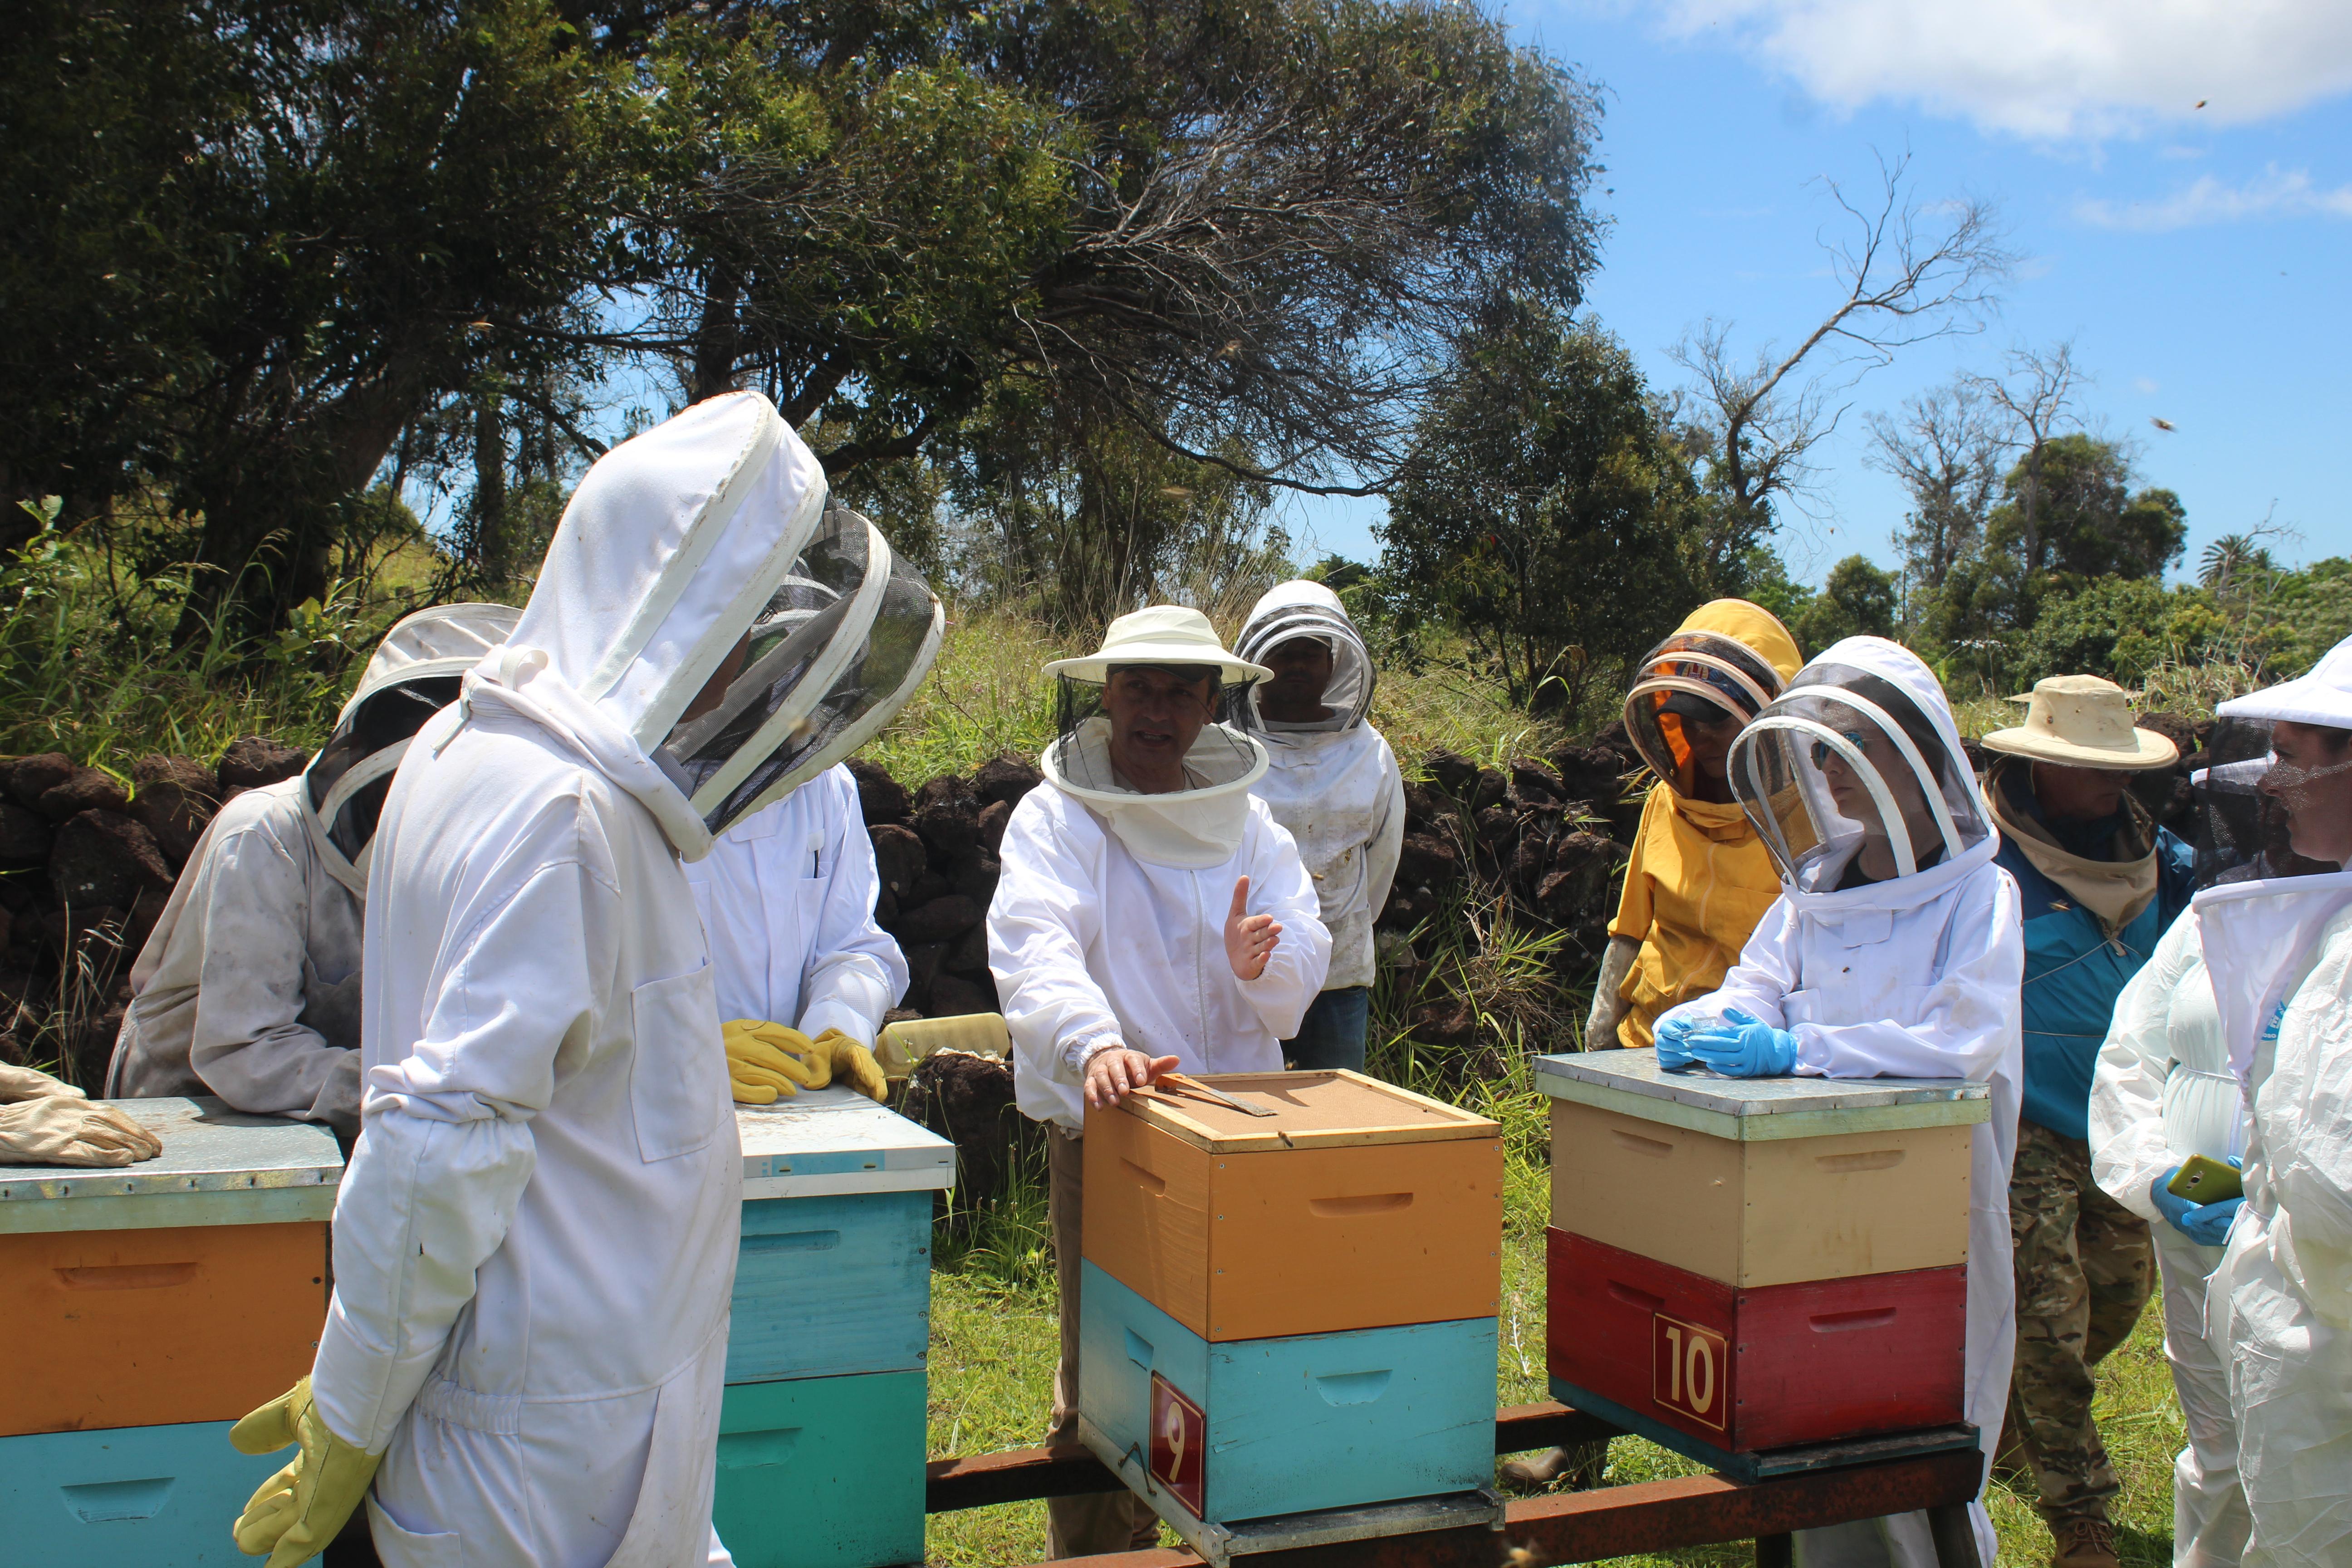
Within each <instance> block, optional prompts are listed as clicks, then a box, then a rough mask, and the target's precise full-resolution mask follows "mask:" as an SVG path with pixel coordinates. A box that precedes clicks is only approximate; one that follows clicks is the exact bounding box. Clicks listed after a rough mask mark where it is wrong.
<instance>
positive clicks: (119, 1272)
mask: <svg viewBox="0 0 2352 1568" xmlns="http://www.w3.org/2000/svg"><path fill="white" fill-rule="evenodd" d="M201 1267H202V1265H200V1264H194V1263H112V1264H104V1265H93V1266H90V1267H89V1268H60V1269H58V1270H57V1271H56V1272H57V1276H58V1279H60V1280H62V1281H63V1282H64V1284H65V1288H66V1289H68V1290H167V1289H171V1288H172V1287H173V1286H175V1285H189V1284H193V1283H194V1281H195V1278H196V1272H197V1270H198V1269H199V1268H201Z"/></svg>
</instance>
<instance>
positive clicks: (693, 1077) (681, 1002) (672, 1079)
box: [629, 963, 728, 1164]
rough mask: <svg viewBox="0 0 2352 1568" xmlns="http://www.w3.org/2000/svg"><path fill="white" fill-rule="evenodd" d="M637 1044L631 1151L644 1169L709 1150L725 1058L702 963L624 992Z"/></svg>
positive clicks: (722, 1101)
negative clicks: (634, 1129)
mask: <svg viewBox="0 0 2352 1568" xmlns="http://www.w3.org/2000/svg"><path fill="white" fill-rule="evenodd" d="M629 1021H630V1025H631V1027H632V1028H633V1029H634V1030H635V1035H636V1039H635V1042H634V1045H633V1052H634V1054H633V1056H632V1057H631V1059H630V1063H629V1106H630V1110H632V1112H633V1113H634V1114H635V1120H636V1123H637V1152H638V1154H639V1155H641V1156H643V1157H644V1159H645V1160H646V1163H648V1164H650V1163H653V1162H655V1161H656V1160H674V1159H676V1158H677V1156H679V1155H680V1154H691V1153H693V1152H696V1151H697V1150H698V1149H704V1148H708V1147H709V1144H710V1141H711V1140H712V1139H713V1138H714V1137H716V1136H717V1135H718V1132H719V1123H720V1122H721V1121H723V1120H724V1119H725V1115H726V1110H727V1103H728V1101H727V1054H726V1048H725V1047H723V1046H721V1045H720V1044H719V1000H718V992H717V990H716V989H715V987H714V985H713V983H712V980H711V971H710V965H709V964H708V963H705V964H704V965H703V966H702V967H701V968H699V969H698V970H695V971H694V972H693V973H689V974H679V975H675V976H673V977H671V978H670V979H667V980H656V981H652V982H649V983H648V984H644V985H640V986H638V987H637V988H636V989H635V991H632V992H630V993H629Z"/></svg>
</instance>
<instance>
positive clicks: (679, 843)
mask: <svg viewBox="0 0 2352 1568" xmlns="http://www.w3.org/2000/svg"><path fill="white" fill-rule="evenodd" d="M824 497H825V481H824V469H823V468H821V467H820V466H819V464H818V462H817V460H816V458H815V457H814V454H812V453H811V452H810V451H809V449H808V448H807V447H804V446H803V445H802V444H801V440H800V437H797V436H795V435H793V432H792V430H791V428H790V427H789V426H786V425H785V424H784V422H783V419H782V416H779V415H778V414H777V413H776V410H775V407H774V405H772V404H771V403H770V402H769V401H768V400H767V399H766V398H765V397H763V396H761V395H760V394H758V393H756V392H736V393H729V394H727V395H724V396H720V397H714V398H711V399H709V400H708V401H706V402H702V403H698V404H696V405H694V406H693V407H691V408H688V410H686V411H685V412H684V413H682V414H680V415H678V416H676V417H675V418H673V419H670V420H668V421H667V422H666V423H664V424H661V425H657V426H655V427H654V428H652V429H651V430H648V431H646V432H645V433H644V434H643V435H640V436H638V437H635V438H634V439H632V440H629V441H625V442H624V443H622V444H621V445H620V446H618V447H614V448H613V449H612V450H611V451H610V452H607V453H606V454H605V455H604V457H603V458H599V459H598V460H597V462H596V465H595V466H594V467H593V468H590V469H589V470H588V475H587V477H586V478H585V479H583V480H582V481H581V483H580V488H579V489H578V490H577V491H575V492H574V493H573V495H572V502H571V504H570V505H569V506H567V507H566V508H565V509H564V512H563V521H562V524H561V525H560V526H559V527H558V528H557V529H556V531H555V539H554V542H553V543H551V545H550V546H549V547H548V552H547V560H546V563H545V565H544V566H543V567H542V568H541V574H540V578H539V583H538V585H537V587H535V588H534V589H533V590H532V592H531V595H530V604H529V605H526V606H524V609H523V614H522V620H521V622H520V624H519V625H518V626H516V627H515V629H514V634H513V636H512V637H510V638H509V640H508V643H507V646H506V647H503V648H501V649H499V651H498V652H496V653H494V654H492V655H491V656H489V657H488V658H485V659H483V660H482V661H481V663H480V664H479V665H478V666H477V667H476V668H475V669H474V671H473V672H472V673H471V674H469V675H468V676H467V679H466V700H467V703H468V704H470V705H472V706H475V707H480V706H482V705H484V704H486V703H487V704H497V705H502V706H504V707H505V708H507V709H508V710H511V711H513V712H515V713H517V714H519V715H520V716H522V717H523V718H525V719H528V720H530V721H531V722H533V723H535V724H538V725H539V726H541V728H542V729H545V730H546V731H549V732H550V733H551V734H553V735H556V736H558V737H560V738H561V739H562V740H564V741H565V742H568V743H569V744H570V745H572V747H573V748H574V749H575V750H577V751H578V752H580V753H581V755H582V756H583V757H585V758H586V759H588V761H589V762H590V763H593V765H594V766H595V767H596V768H597V770H598V771H599V772H601V773H604V775H605V776H606V777H608V778H610V779H611V780H612V781H613V782H614V784H617V785H618V786H619V787H621V788H622V789H625V790H626V791H627V792H628V793H629V794H630V795H634V796H635V797H636V799H637V800H639V801H640V802H642V803H643V804H644V805H645V806H646V809H647V810H649V811H651V812H652V813H653V814H654V816H655V817H656V819H657V820H658V821H659V822H660V823H661V825H662V830H663V832H664V834H665V835H666V836H667V837H668V839H669V841H670V844H671V847H674V848H675V849H676V850H677V853H678V855H679V857H680V858H683V859H687V860H698V859H700V858H702V857H703V856H704V855H706V854H708V853H709V849H710V842H711V827H710V825H709V824H708V823H707V822H706V821H705V820H704V819H703V817H702V816H700V815H699V814H698V813H697V812H696V811H695V809H694V807H693V806H692V805H691V804H690V803H689V801H688V795H687V793H686V792H685V791H684V790H683V789H682V788H681V787H680V782H679V781H678V780H677V779H674V778H673V777H672V776H671V775H670V773H669V771H668V770H666V769H664V768H663V767H661V766H660V765H659V764H658V763H656V762H655V760H654V758H653V756H652V753H653V752H654V751H655V750H656V748H657V747H659V746H660V745H661V743H662V742H663V741H664V740H665V738H666V737H667V736H668V735H669V733H670V731H672V729H673V728H674V727H675V726H676V725H677V721H678V715H679V714H681V713H682V712H684V711H685V710H686V706H687V704H688V702H690V701H692V700H693V699H694V697H695V694H696V693H698V692H699V691H700V690H701V689H703V687H704V686H705V685H706V684H707V683H708V682H709V679H710V678H711V676H712V675H713V674H714V673H715V672H716V671H717V670H718V668H719V664H720V662H721V661H722V660H723V659H725V658H726V657H727V655H728V654H729V653H730V652H731V651H732V650H733V648H734V647H735V645H736V643H737V642H738V641H739V640H740V639H741V638H742V637H743V635H744V633H745V632H746V631H748V630H749V629H750V628H751V624H752V621H753V620H754V618H755V617H756V616H758V615H759V613H760V611H761V608H762V607H763V606H764V605H766V604H767V602H768V599H769V597H770V595H772V594H773V593H774V592H775V590H776V587H777V584H780V583H782V581H783V578H784V574H785V573H786V572H787V571H788V570H789V569H790V568H791V566H792V563H793V558H794V557H795V556H797V555H798V554H799V553H800V552H801V550H802V548H803V545H805V544H806V543H807V542H808V541H809V539H810V537H811V536H812V535H813V534H814V532H815V531H816V528H817V524H818V521H819V518H820V515H821V514H822V512H823V510H824ZM720 826H722V827H723V826H725V825H724V824H721V825H720Z"/></svg>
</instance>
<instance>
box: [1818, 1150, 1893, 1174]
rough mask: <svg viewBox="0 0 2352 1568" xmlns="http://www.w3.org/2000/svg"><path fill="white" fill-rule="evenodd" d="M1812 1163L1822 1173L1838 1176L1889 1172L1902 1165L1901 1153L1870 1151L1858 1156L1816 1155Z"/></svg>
mask: <svg viewBox="0 0 2352 1568" xmlns="http://www.w3.org/2000/svg"><path fill="white" fill-rule="evenodd" d="M1814 1163H1816V1164H1818V1165H1820V1166H1821V1168H1822V1170H1824V1171H1831V1172H1834V1173H1839V1174H1843V1173H1845V1172H1848V1171H1891V1170H1893V1169H1894V1168H1895V1166H1897V1165H1899V1164H1901V1163H1903V1151H1902V1150H1900V1149H1872V1150H1869V1151H1867V1152H1864V1153H1860V1154H1817V1155H1815V1156H1814Z"/></svg>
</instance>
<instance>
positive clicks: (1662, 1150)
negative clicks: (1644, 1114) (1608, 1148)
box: [1609, 1127, 1675, 1160]
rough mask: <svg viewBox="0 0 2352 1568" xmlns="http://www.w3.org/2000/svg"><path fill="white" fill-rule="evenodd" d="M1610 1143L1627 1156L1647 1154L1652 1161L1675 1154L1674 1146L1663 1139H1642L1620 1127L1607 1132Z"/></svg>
mask: <svg viewBox="0 0 2352 1568" xmlns="http://www.w3.org/2000/svg"><path fill="white" fill-rule="evenodd" d="M1609 1138H1610V1141H1611V1142H1613V1143H1615V1144H1616V1145H1617V1147H1619V1148H1620V1149H1622V1150H1624V1151H1625V1152H1627V1153H1629V1154H1647V1155H1648V1156H1650V1158H1652V1159H1653V1160H1663V1159H1664V1158H1665V1157H1666V1156H1667V1155H1669V1154H1671V1153H1673V1152H1675V1146H1674V1145H1673V1144H1671V1143H1669V1142H1666V1141H1665V1140H1664V1139H1663V1138H1644V1137H1643V1136H1642V1135H1641V1134H1640V1133H1638V1132H1628V1131H1625V1130H1624V1129H1623V1128H1622V1127H1612V1128H1611V1129H1610V1130H1609Z"/></svg>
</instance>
